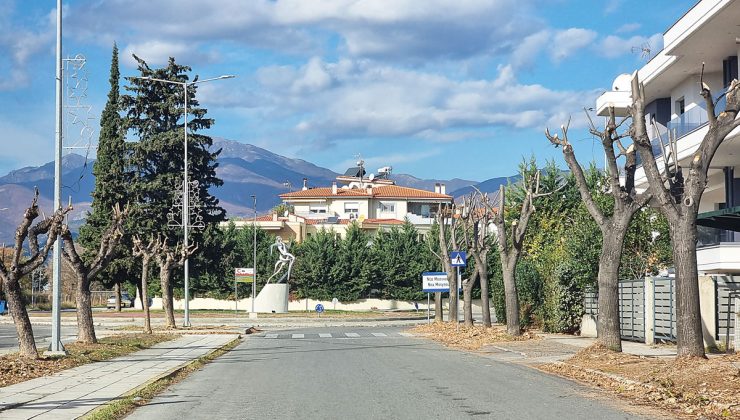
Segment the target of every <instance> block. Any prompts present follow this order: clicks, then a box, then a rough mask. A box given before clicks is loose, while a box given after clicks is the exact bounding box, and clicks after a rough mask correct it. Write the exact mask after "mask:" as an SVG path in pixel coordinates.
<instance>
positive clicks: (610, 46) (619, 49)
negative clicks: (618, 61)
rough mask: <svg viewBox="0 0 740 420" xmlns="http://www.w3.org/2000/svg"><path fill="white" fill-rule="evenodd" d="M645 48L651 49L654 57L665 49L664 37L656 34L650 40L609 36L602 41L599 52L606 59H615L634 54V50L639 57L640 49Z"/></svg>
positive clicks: (637, 37)
mask: <svg viewBox="0 0 740 420" xmlns="http://www.w3.org/2000/svg"><path fill="white" fill-rule="evenodd" d="M643 47H645V48H649V49H650V54H651V57H652V56H653V55H655V53H657V52H658V51H660V50H661V49H662V48H663V35H662V34H654V35H652V36H651V37H649V38H648V37H644V36H638V35H635V36H632V37H629V38H622V37H619V36H616V35H609V36H607V37H606V38H604V39H602V40H601V42H600V43H599V46H598V51H597V52H598V53H599V54H600V55H602V56H604V57H607V58H615V57H619V56H621V55H625V54H632V53H633V49H636V50H637V52H634V54H638V55H639V54H640V49H642V48H643Z"/></svg>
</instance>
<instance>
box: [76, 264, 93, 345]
mask: <svg viewBox="0 0 740 420" xmlns="http://www.w3.org/2000/svg"><path fill="white" fill-rule="evenodd" d="M76 300H77V342H79V343H86V344H93V343H97V342H98V339H97V337H96V336H95V325H94V323H93V314H92V305H91V302H90V280H89V279H88V278H87V276H84V275H82V276H81V275H78V276H77V296H76Z"/></svg>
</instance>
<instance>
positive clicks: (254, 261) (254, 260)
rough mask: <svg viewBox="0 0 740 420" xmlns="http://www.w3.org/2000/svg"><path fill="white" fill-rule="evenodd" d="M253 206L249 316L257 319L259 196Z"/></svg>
mask: <svg viewBox="0 0 740 420" xmlns="http://www.w3.org/2000/svg"><path fill="white" fill-rule="evenodd" d="M252 204H253V207H254V219H253V221H252V232H253V233H254V237H253V238H252V249H253V254H252V265H253V266H254V277H253V278H252V312H251V313H250V314H249V317H250V318H257V312H255V310H254V301H255V300H256V299H257V196H256V195H254V194H253V195H252Z"/></svg>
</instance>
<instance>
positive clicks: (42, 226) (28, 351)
mask: <svg viewBox="0 0 740 420" xmlns="http://www.w3.org/2000/svg"><path fill="white" fill-rule="evenodd" d="M38 199H39V192H38V190H36V192H35V194H34V197H33V200H32V201H31V205H30V206H29V207H28V208H27V209H26V211H25V213H24V214H23V221H22V222H21V223H20V225H19V226H18V229H16V231H15V243H14V244H13V248H12V255H10V264H6V256H5V255H3V256H2V258H0V279H1V280H2V282H3V284H4V285H5V296H6V298H7V300H8V311H9V312H10V314H11V315H12V316H13V321H14V322H15V329H16V332H17V334H18V350H19V351H20V355H21V356H22V357H27V358H34V359H35V358H37V357H38V351H37V349H36V342H35V341H34V338H33V328H32V327H31V320H30V319H29V318H28V312H27V311H26V305H25V303H24V302H23V294H22V291H21V285H20V280H21V278H23V277H24V276H27V275H29V274H31V272H33V270H35V269H36V268H38V267H39V266H41V265H42V264H43V263H44V262H45V261H46V257H47V256H48V255H49V251H50V250H51V248H52V246H53V245H54V242H56V240H57V238H58V237H59V234H60V232H61V230H62V225H63V224H64V216H65V215H66V214H67V213H68V212H69V211H71V210H72V207H71V206H70V207H67V208H60V209H58V210H57V211H55V212H54V214H53V215H52V216H51V217H49V218H44V219H43V220H41V221H39V222H38V223H36V224H35V225H34V224H33V222H34V220H36V218H38V217H39V207H38ZM40 236H46V243H44V246H40V245H39V237H40ZM26 241H28V250H29V253H28V255H27V257H25V258H24V252H23V251H24V247H23V244H24V243H25V242H26ZM5 249H6V248H3V253H4V252H5Z"/></svg>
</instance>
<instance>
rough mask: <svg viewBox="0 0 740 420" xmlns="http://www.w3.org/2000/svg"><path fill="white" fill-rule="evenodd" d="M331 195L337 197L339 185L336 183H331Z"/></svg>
mask: <svg viewBox="0 0 740 420" xmlns="http://www.w3.org/2000/svg"><path fill="white" fill-rule="evenodd" d="M331 194H332V195H337V183H336V181H335V182H332V183H331Z"/></svg>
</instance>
